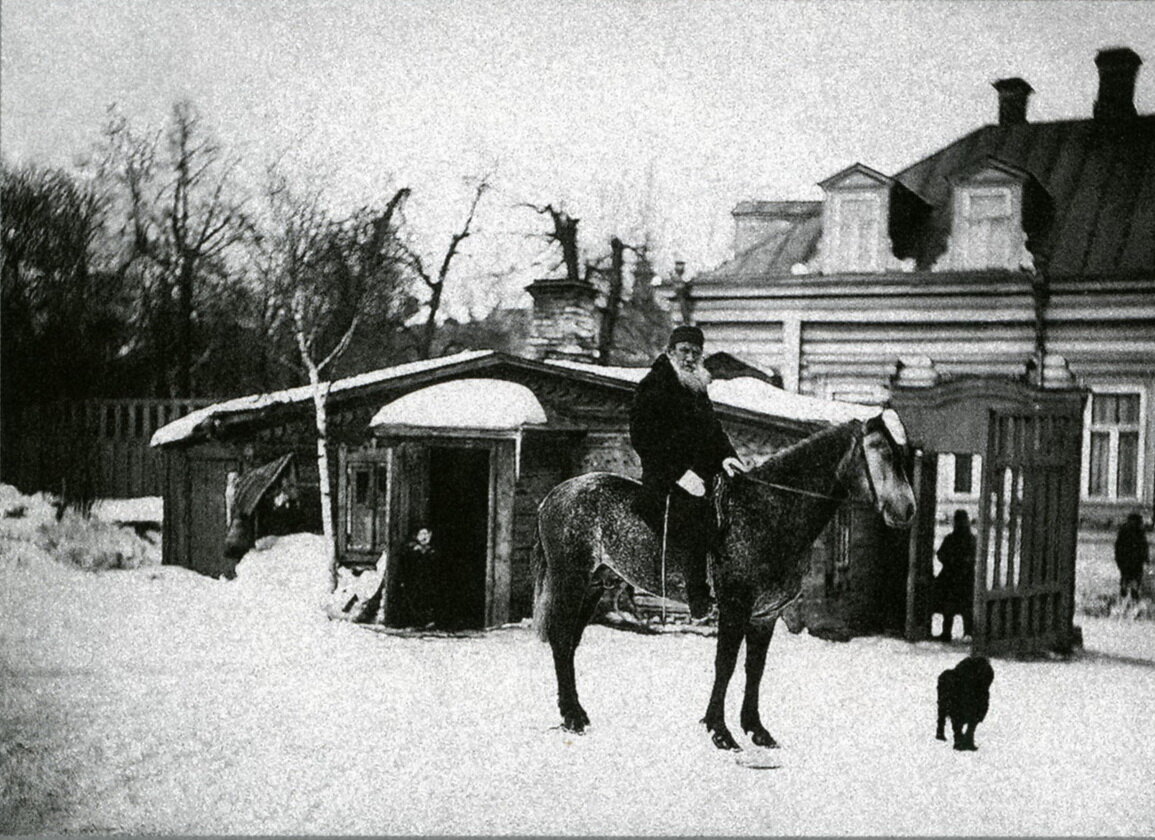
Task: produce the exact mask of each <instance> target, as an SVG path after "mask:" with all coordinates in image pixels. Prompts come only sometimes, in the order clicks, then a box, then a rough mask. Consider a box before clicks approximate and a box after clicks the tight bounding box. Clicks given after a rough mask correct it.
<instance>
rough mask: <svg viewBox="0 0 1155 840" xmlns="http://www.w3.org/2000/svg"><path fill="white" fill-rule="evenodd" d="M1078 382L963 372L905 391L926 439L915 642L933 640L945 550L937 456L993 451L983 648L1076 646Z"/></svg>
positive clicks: (981, 556) (914, 560)
mask: <svg viewBox="0 0 1155 840" xmlns="http://www.w3.org/2000/svg"><path fill="white" fill-rule="evenodd" d="M1086 398H1087V393H1086V392H1085V391H1083V390H1081V389H1078V388H1038V387H1035V386H1033V385H1030V384H1028V383H1026V382H1024V381H1022V380H1013V379H1002V378H998V377H965V378H964V377H960V378H958V379H955V380H948V381H946V382H942V383H939V384H938V385H935V386H933V387H929V388H916V387H895V388H893V389H892V391H891V405H892V406H893V407H894V408H895V409H896V410H897V411H898V413H899V415H900V416H901V417H902V419H903V422H904V423H905V424H906V428H907V432H908V436H909V437H910V439H911V441H912V443H913V444H914V446H915V447H916V448H918V449H921V450H923V454H922V456H921V457H922V461H921V465H918V464H916V474H915V481H916V482H917V483H918V486H919V498H918V502H919V507H920V509H919V517H918V521H917V523H916V526H915V528H914V529H913V531H912V536H911V555H910V576H909V578H908V580H909V582H910V588H909V591H908V599H907V638H909V639H912V640H913V639H921V638H926V635H927V633H928V631H929V625H930V609H931V607H930V606H929V601H928V598H929V596H930V594H931V584H932V581H931V578H930V569H931V566H932V564H933V557H934V526H935V521H936V516H935V513H934V511H935V494H934V489H933V487H934V472H935V471H934V467H933V460H932V457H931V456H933V454H934V453H942V452H951V453H956V454H957V453H970V454H974V455H982V456H983V480H982V489H981V493H980V496H979V517H978V519H979V535H978V548H977V553H978V556H977V557H976V558H975V580H974V583H975V586H974V600H973V607H974V635H973V637H972V645H973V649H974V651H975V653H982V654H991V655H997V654H1000V653H1030V652H1034V651H1043V650H1060V651H1062V650H1067V649H1069V648H1070V647H1071V646H1072V643H1073V641H1074V637H1075V628H1074V624H1073V619H1074V601H1075V545H1076V544H1075V537H1076V532H1077V528H1078V520H1079V459H1080V449H1081V447H1082V434H1083V405H1084V403H1085V401H1086Z"/></svg>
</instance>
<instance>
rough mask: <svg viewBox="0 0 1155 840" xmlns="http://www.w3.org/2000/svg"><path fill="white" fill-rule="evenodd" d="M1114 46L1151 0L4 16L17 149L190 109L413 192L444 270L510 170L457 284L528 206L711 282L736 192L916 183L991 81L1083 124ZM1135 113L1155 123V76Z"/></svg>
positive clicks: (5, 10)
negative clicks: (473, 202)
mask: <svg viewBox="0 0 1155 840" xmlns="http://www.w3.org/2000/svg"><path fill="white" fill-rule="evenodd" d="M1117 45H1126V46H1130V47H1131V48H1132V49H1134V50H1135V51H1136V52H1138V53H1139V55H1140V56H1142V57H1143V58H1144V59H1145V60H1146V61H1147V62H1148V63H1149V64H1150V63H1155V6H1153V4H1150V3H1144V2H1137V3H1131V2H1105V1H1102V0H1101V1H1100V2H1025V0H1024V1H1021V2H971V1H970V0H968V1H967V2H931V1H930V0H927V1H926V2H920V1H919V0H904V2H888V1H887V0H871V2H860V3H854V2H841V1H840V2H817V0H788V1H786V2H783V1H781V0H778V1H776V2H757V0H747V2H659V1H658V0H653V2H643V1H642V0H605V2H588V1H587V2H581V0H567V1H566V2H559V1H558V0H543V1H542V2H529V0H490V2H480V0H478V2H473V0H456V1H454V0H379V1H376V2H369V0H331V1H330V2H309V1H308V0H268V1H267V2H258V0H234V1H233V2H229V0H211V1H210V0H199V2H197V1H196V0H91V1H90V2H83V1H82V0H69V1H66V0H56V1H54V2H53V1H50V0H4V2H3V5H2V7H0V60H2V67H0V70H2V75H0V131H2V134H0V141H2V150H3V154H4V157H5V159H6V160H8V161H11V162H23V161H28V160H34V161H38V162H41V163H50V164H55V165H64V166H67V165H70V163H71V162H72V161H73V159H74V158H75V157H76V156H77V155H78V154H81V153H83V151H84V150H85V149H87V148H88V147H90V146H91V145H92V143H93V142H94V141H95V139H96V137H97V134H98V131H99V128H100V126H101V124H102V123H103V122H104V120H105V112H106V108H107V106H108V105H110V104H111V103H117V104H118V105H119V106H120V108H121V109H122V111H123V112H124V113H125V114H126V115H127V116H129V117H130V118H131V119H132V120H133V121H135V122H137V123H138V124H139V125H142V126H145V125H158V124H160V122H161V121H162V120H163V118H164V116H165V114H166V112H167V111H168V109H169V108H170V106H171V104H172V102H173V101H174V100H176V99H180V98H189V99H191V100H192V101H193V102H194V103H195V104H196V105H197V107H198V108H199V109H200V111H201V112H202V113H203V114H204V115H205V116H206V118H207V119H208V121H209V122H210V124H211V125H212V126H213V127H214V129H215V130H216V131H217V133H218V134H219V135H220V137H221V138H222V139H223V140H225V141H226V143H227V144H228V145H229V146H230V148H231V149H233V150H235V151H236V152H238V153H239V154H241V155H242V156H243V157H244V158H245V160H246V161H247V162H248V163H250V164H251V165H252V167H253V169H254V171H256V169H257V168H259V166H260V165H263V163H264V162H265V161H267V160H269V159H271V158H272V157H273V156H275V155H277V154H280V153H283V152H285V151H286V150H291V152H292V155H293V156H294V158H295V159H296V160H298V161H299V162H303V163H304V165H305V166H317V167H323V168H326V169H330V170H331V172H332V176H333V177H334V179H335V182H336V183H337V185H338V187H337V192H338V193H339V194H340V196H341V198H342V199H343V200H346V201H348V202H364V201H368V200H372V199H374V198H379V197H382V196H387V195H388V194H389V193H390V192H391V190H392V188H393V187H395V186H397V185H401V184H407V185H409V186H411V187H412V188H413V189H414V195H413V200H412V202H411V206H410V213H409V217H410V218H411V220H412V221H413V223H414V226H415V227H416V228H417V229H419V230H420V231H422V233H423V235H424V238H425V241H426V243H427V247H428V248H429V249H430V252H431V253H432V252H435V251H436V250H437V249H438V248H443V247H444V240H445V239H447V238H448V236H449V233H450V231H451V230H452V229H453V227H454V226H455V225H457V224H459V223H460V218H461V216H462V214H463V213H464V211H465V208H466V202H467V197H468V196H467V193H466V189H467V188H466V187H465V185H464V183H463V178H465V177H467V176H470V175H475V174H478V173H480V172H482V171H484V170H486V169H488V168H490V167H492V166H494V165H496V171H497V183H498V184H499V186H500V189H498V190H496V191H495V192H494V193H493V194H492V195H491V196H490V197H489V198H488V199H487V203H486V205H485V206H483V212H482V215H481V217H480V218H479V222H480V231H479V234H478V236H477V237H475V238H474V240H472V242H471V250H470V251H469V253H468V254H467V256H468V257H470V259H469V260H468V261H463V262H462V263H461V265H460V266H459V268H460V270H461V272H462V274H463V275H469V274H476V273H479V272H484V271H486V270H489V269H490V268H492V267H493V266H495V265H500V264H502V263H503V262H505V263H509V262H516V261H521V260H524V259H525V258H526V257H525V256H524V254H526V253H528V252H527V251H526V240H525V237H524V234H525V233H526V232H529V231H532V230H534V229H539V228H541V227H542V223H541V220H539V219H538V218H536V217H535V216H534V214H533V213H532V212H531V211H528V210H526V209H524V208H518V207H517V205H518V204H519V203H524V202H530V203H535V204H545V203H548V202H553V203H555V204H564V206H565V207H566V208H567V209H568V210H569V211H570V212H571V213H572V214H573V215H576V216H579V217H580V218H581V219H582V223H581V227H580V233H581V238H582V244H583V247H584V248H585V250H587V251H588V252H589V253H590V255H591V256H592V255H594V254H595V253H596V252H597V251H599V250H604V246H602V244H601V243H602V241H603V240H604V239H606V238H608V236H609V235H611V234H612V233H615V232H616V233H618V234H620V235H621V236H622V237H623V238H624V239H627V241H629V240H633V241H639V240H640V239H641V238H642V237H643V235H644V234H645V232H646V231H648V235H649V238H650V240H651V242H652V243H653V245H654V246H655V248H656V249H657V251H656V253H657V258H658V262H659V268H660V269H661V270H663V271H664V270H668V269H669V267H670V266H671V265H672V263H673V261H674V260H675V259H685V260H686V261H687V263H688V264H689V270H690V271H691V272H693V271H697V270H702V269H704V268H708V267H710V266H711V265H713V264H716V263H717V262H718V261H720V260H722V259H724V258H725V257H726V256H727V255H728V252H729V248H730V246H731V237H732V221H731V218H730V210H731V209H732V208H733V206H734V204H735V203H736V202H737V201H739V200H742V199H747V198H761V199H784V198H817V197H819V195H820V191H819V190H818V189H817V187H816V186H815V183H816V182H817V181H819V180H821V179H823V178H825V177H827V176H828V175H831V174H833V173H834V172H837V171H838V170H840V169H842V168H843V167H845V166H848V165H850V164H851V163H854V162H856V161H861V162H862V163H865V164H867V165H869V166H872V167H874V168H876V169H879V170H881V171H883V172H887V173H893V172H896V171H898V170H899V169H902V168H904V167H905V166H907V165H909V164H910V163H912V162H914V161H915V160H917V159H918V158H919V157H921V156H923V155H925V154H927V153H929V152H931V151H933V150H934V149H936V148H937V147H939V146H942V145H944V144H946V143H949V142H950V141H952V140H953V139H955V138H957V137H958V136H960V135H962V134H964V133H966V132H968V131H970V130H972V129H974V128H976V127H978V126H980V125H982V124H984V123H988V122H992V121H993V120H994V119H995V116H996V97H995V92H994V90H993V89H992V88H991V86H990V84H991V82H993V81H995V80H996V79H999V78H1005V77H1009V76H1022V77H1023V78H1025V79H1026V80H1027V81H1028V82H1030V84H1031V85H1032V86H1033V87H1034V88H1035V91H1036V93H1035V95H1034V96H1033V98H1032V100H1031V105H1030V111H1029V118H1030V119H1031V120H1033V121H1046V120H1059V119H1069V118H1082V117H1087V116H1089V115H1090V112H1091V104H1092V102H1093V100H1094V98H1095V93H1096V89H1097V84H1098V81H1097V79H1098V77H1097V73H1096V69H1095V66H1094V63H1093V59H1094V55H1095V52H1096V51H1097V50H1098V49H1100V48H1102V47H1104V46H1117ZM1136 101H1137V105H1138V107H1139V110H1140V112H1145V113H1151V112H1155V72H1153V70H1152V69H1151V67H1149V66H1148V67H1145V68H1142V69H1141V70H1140V74H1139V82H1138V87H1137V94H1136ZM543 271H544V268H543V269H541V270H539V273H542V272H543ZM461 299H462V298H459V300H461Z"/></svg>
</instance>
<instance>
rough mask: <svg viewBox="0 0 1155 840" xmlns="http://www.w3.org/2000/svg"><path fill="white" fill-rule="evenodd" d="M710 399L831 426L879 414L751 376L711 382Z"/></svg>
mask: <svg viewBox="0 0 1155 840" xmlns="http://www.w3.org/2000/svg"><path fill="white" fill-rule="evenodd" d="M710 398H711V399H712V400H713V401H714V402H715V403H716V404H719V405H732V406H734V407H735V408H745V409H747V410H748V411H757V412H760V413H762V414H770V415H773V416H774V417H783V418H786V419H789V420H802V421H810V422H813V421H821V422H825V423H833V424H838V423H845V422H846V421H848V420H866V419H868V418H870V417H875V416H877V415H878V414H879V413H880V412H881V411H882V409H880V408H879V407H878V406H875V405H862V404H860V403H851V402H842V401H841V400H828V399H825V398H823V397H811V396H808V395H806V394H795V393H793V392H791V391H784V390H782V389H781V388H778V387H775V386H774V385H771V384H770V383H769V382H763V381H762V380H761V379H755V378H753V377H752V376H740V377H738V378H737V379H717V380H715V381H713V382H711V383H710Z"/></svg>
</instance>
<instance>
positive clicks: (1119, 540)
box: [1115, 522, 1148, 579]
mask: <svg viewBox="0 0 1155 840" xmlns="http://www.w3.org/2000/svg"><path fill="white" fill-rule="evenodd" d="M1147 559H1148V548H1147V536H1146V534H1144V533H1143V525H1142V523H1136V522H1124V523H1123V525H1122V526H1121V527H1120V528H1119V533H1118V534H1117V535H1116V537H1115V565H1116V566H1118V567H1119V572H1120V574H1122V576H1123V577H1124V578H1125V579H1131V578H1139V577H1142V575H1143V566H1144V565H1145V564H1146V563H1147Z"/></svg>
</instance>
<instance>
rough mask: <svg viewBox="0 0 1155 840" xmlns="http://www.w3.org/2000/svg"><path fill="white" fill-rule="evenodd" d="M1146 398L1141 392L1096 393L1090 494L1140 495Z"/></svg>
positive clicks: (1090, 433)
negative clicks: (1144, 401)
mask: <svg viewBox="0 0 1155 840" xmlns="http://www.w3.org/2000/svg"><path fill="white" fill-rule="evenodd" d="M1141 415H1142V400H1141V396H1140V394H1139V393H1135V392H1132V393H1128V392H1119V393H1093V394H1092V395H1091V417H1090V424H1089V427H1088V430H1087V436H1088V437H1087V444H1088V447H1087V451H1088V456H1087V496H1088V497H1091V498H1101V499H1128V498H1136V497H1138V495H1139V467H1140V453H1141V449H1140V446H1141V444H1142V440H1141V437H1142V435H1141V432H1142V424H1141Z"/></svg>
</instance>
